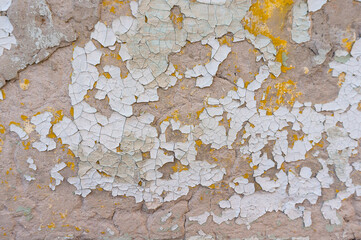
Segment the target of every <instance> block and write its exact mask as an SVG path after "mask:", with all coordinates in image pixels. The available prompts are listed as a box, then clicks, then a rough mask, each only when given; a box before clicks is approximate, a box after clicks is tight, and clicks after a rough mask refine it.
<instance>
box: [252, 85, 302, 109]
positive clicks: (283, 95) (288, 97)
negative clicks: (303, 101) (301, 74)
mask: <svg viewBox="0 0 361 240" xmlns="http://www.w3.org/2000/svg"><path fill="white" fill-rule="evenodd" d="M296 89H297V88H296V83H295V82H293V81H292V80H288V81H285V82H281V83H276V84H275V85H274V86H273V88H272V87H271V86H268V87H267V89H266V90H265V91H264V93H263V99H262V100H261V101H260V107H259V109H263V110H266V111H267V115H271V114H272V113H273V112H274V111H276V110H277V109H278V108H279V107H280V106H282V105H286V104H288V105H289V106H291V107H292V106H293V104H294V103H295V101H296V98H297V97H299V96H300V95H301V94H302V93H301V92H297V91H296ZM274 95H276V96H274Z"/></svg>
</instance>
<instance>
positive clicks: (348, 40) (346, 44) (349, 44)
mask: <svg viewBox="0 0 361 240" xmlns="http://www.w3.org/2000/svg"><path fill="white" fill-rule="evenodd" d="M355 41H356V38H355V37H354V36H353V37H350V38H343V39H342V46H343V47H344V48H345V49H346V50H347V51H348V52H351V49H352V45H353V44H354V42H355Z"/></svg>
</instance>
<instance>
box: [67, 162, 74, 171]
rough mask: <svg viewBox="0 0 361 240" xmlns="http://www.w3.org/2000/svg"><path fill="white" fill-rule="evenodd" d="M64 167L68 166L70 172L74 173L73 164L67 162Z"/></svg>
mask: <svg viewBox="0 0 361 240" xmlns="http://www.w3.org/2000/svg"><path fill="white" fill-rule="evenodd" d="M66 166H68V168H70V169H71V170H73V171H74V168H75V164H74V163H73V162H67V163H66Z"/></svg>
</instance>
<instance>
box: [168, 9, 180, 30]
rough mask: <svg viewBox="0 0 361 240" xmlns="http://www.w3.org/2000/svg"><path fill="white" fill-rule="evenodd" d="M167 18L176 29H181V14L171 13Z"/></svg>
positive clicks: (177, 12)
mask: <svg viewBox="0 0 361 240" xmlns="http://www.w3.org/2000/svg"><path fill="white" fill-rule="evenodd" d="M169 18H170V20H171V21H172V22H173V24H174V25H175V26H176V27H177V28H178V29H182V28H183V14H182V13H181V12H180V11H171V12H170V15H169Z"/></svg>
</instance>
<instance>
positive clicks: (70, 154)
mask: <svg viewBox="0 0 361 240" xmlns="http://www.w3.org/2000/svg"><path fill="white" fill-rule="evenodd" d="M67 154H68V156H71V158H75V154H74V153H73V152H72V151H71V150H70V149H68V152H67Z"/></svg>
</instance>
